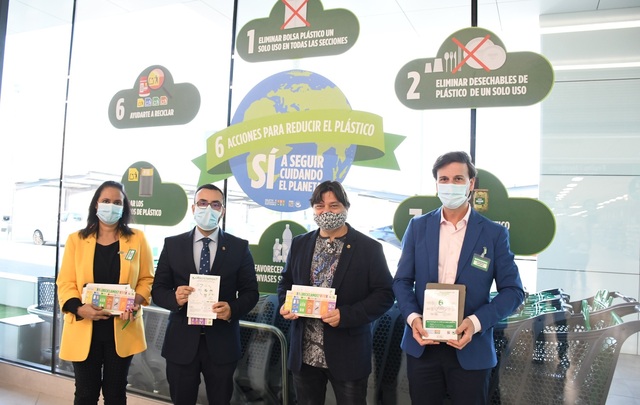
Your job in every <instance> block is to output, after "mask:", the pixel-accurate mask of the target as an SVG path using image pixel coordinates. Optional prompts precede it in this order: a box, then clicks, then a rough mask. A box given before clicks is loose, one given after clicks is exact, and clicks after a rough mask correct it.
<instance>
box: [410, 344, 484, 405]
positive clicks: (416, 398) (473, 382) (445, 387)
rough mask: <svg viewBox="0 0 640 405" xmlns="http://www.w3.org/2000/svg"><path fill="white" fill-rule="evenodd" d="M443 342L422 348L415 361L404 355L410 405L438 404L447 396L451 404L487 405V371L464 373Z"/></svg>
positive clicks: (453, 351) (449, 347) (454, 349)
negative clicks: (422, 351) (405, 357)
mask: <svg viewBox="0 0 640 405" xmlns="http://www.w3.org/2000/svg"><path fill="white" fill-rule="evenodd" d="M457 350H458V349H456V348H454V347H451V346H448V345H447V344H446V343H440V344H439V345H433V346H426V347H425V350H424V353H423V354H422V356H421V357H420V358H419V359H416V358H415V357H413V356H409V355H407V376H408V378H409V394H410V395H411V403H412V404H420V405H436V404H437V405H441V404H443V403H444V400H445V398H446V397H447V396H448V397H449V398H450V400H451V404H453V405H484V404H487V403H488V397H489V378H490V377H491V369H490V368H489V369H484V370H465V369H463V368H462V366H460V362H459V361H458V356H457V354H456V351H457Z"/></svg>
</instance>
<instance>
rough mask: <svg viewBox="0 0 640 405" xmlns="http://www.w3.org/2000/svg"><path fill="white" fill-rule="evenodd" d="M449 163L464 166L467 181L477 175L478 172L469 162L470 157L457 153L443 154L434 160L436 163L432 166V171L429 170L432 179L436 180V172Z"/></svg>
mask: <svg viewBox="0 0 640 405" xmlns="http://www.w3.org/2000/svg"><path fill="white" fill-rule="evenodd" d="M449 163H464V164H466V165H467V168H468V170H469V179H473V178H475V177H476V176H477V175H478V170H477V169H476V167H475V166H474V165H473V163H472V162H471V157H469V155H468V154H467V152H462V151H457V152H449V153H445V154H444V155H442V156H440V157H438V158H437V159H436V162H435V163H434V164H433V169H432V170H431V172H432V173H433V178H434V179H436V180H438V170H440V168H441V167H444V166H446V165H448V164H449Z"/></svg>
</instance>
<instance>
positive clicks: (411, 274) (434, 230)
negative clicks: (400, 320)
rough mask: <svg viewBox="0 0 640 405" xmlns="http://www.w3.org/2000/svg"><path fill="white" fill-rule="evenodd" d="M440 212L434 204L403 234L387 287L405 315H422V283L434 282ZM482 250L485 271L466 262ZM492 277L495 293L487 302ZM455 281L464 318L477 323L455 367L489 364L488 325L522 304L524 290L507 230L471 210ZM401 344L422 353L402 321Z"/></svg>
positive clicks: (491, 363)
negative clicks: (463, 293) (463, 295)
mask: <svg viewBox="0 0 640 405" xmlns="http://www.w3.org/2000/svg"><path fill="white" fill-rule="evenodd" d="M441 210H442V208H438V209H437V210H434V211H431V212H429V213H427V214H425V215H421V216H419V217H415V218H413V219H412V220H411V221H410V222H409V226H408V227H407V231H406V233H405V234H404V237H403V241H402V255H401V256H400V261H399V262H398V271H397V272H396V275H395V278H394V281H393V291H394V292H395V294H396V298H397V300H398V307H399V308H400V311H401V312H402V315H403V316H404V318H405V319H407V317H408V316H409V315H410V314H411V313H414V312H416V313H419V314H420V315H422V310H423V306H424V290H425V288H426V285H427V283H437V282H438V254H439V243H440V215H441V214H440V213H441ZM485 248H486V254H485V256H484V257H485V258H488V259H490V260H491V261H490V263H489V268H488V269H487V270H486V271H484V270H480V269H478V268H476V267H473V266H471V261H472V259H473V255H474V253H477V254H478V255H481V254H482V253H483V250H484V249H485ZM494 281H495V284H496V288H497V291H498V295H497V296H496V297H495V298H494V299H493V300H490V297H489V293H490V291H491V286H492V283H493V282H494ZM455 284H462V285H465V286H466V290H467V293H466V299H465V305H464V316H465V317H467V316H469V315H471V314H475V315H476V316H477V317H478V320H479V321H480V324H481V326H482V330H481V331H480V332H478V333H476V334H475V335H474V336H473V339H472V340H471V342H469V344H467V346H465V347H464V348H463V349H462V350H458V351H457V355H458V360H459V361H460V365H461V366H462V367H463V368H464V369H467V370H480V369H487V368H491V367H494V366H495V365H496V363H497V358H496V352H495V348H494V341H493V326H494V325H495V324H496V323H498V322H499V321H500V320H502V319H504V318H506V317H507V316H509V315H511V314H512V313H513V311H514V310H515V309H516V308H517V307H518V306H519V305H520V304H521V303H522V301H523V300H524V291H523V288H522V281H521V280H520V274H519V272H518V267H517V266H516V264H515V262H514V255H513V253H512V252H511V249H510V247H509V232H508V230H507V229H506V228H505V227H504V226H502V225H498V224H496V223H495V222H493V221H491V220H490V219H488V218H486V217H484V216H482V215H480V214H479V213H477V212H476V211H475V210H473V209H472V210H471V215H470V216H469V222H468V223H467V230H466V233H465V236H464V241H463V244H462V250H461V251H460V259H459V262H458V272H457V276H456V281H455ZM414 287H415V289H414ZM441 344H443V343H441ZM401 345H402V349H403V350H405V351H406V352H407V354H409V355H411V356H414V357H420V356H421V355H422V353H423V352H424V346H420V345H419V344H418V342H416V341H415V339H414V338H413V335H412V330H411V327H410V326H408V325H406V323H405V331H404V336H403V338H402V344H401Z"/></svg>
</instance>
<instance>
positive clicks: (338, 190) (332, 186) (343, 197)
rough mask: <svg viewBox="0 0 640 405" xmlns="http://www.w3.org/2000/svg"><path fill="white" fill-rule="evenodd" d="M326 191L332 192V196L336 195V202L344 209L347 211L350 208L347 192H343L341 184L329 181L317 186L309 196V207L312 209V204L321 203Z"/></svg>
mask: <svg viewBox="0 0 640 405" xmlns="http://www.w3.org/2000/svg"><path fill="white" fill-rule="evenodd" d="M327 191H332V192H333V194H335V195H336V198H337V199H338V201H340V203H341V204H342V205H344V206H345V208H346V209H349V207H350V206H351V203H349V198H348V197H347V192H346V191H344V188H343V187H342V184H340V183H339V182H337V181H331V180H327V181H324V182H322V183H320V184H318V186H317V187H316V189H315V190H313V194H311V198H310V199H309V202H310V203H311V206H312V207H313V205H314V204H318V203H321V202H322V195H323V194H324V193H326V192H327Z"/></svg>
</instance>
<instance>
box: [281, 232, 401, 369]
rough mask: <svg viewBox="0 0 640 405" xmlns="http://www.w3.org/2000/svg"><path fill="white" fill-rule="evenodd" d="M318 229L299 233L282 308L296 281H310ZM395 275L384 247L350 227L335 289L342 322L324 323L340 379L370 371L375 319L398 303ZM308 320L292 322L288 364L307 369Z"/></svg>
mask: <svg viewBox="0 0 640 405" xmlns="http://www.w3.org/2000/svg"><path fill="white" fill-rule="evenodd" d="M318 235H319V231H318V230H316V231H312V232H309V233H306V234H304V235H299V236H296V237H295V238H294V239H293V241H292V244H291V249H290V250H289V255H288V257H287V262H286V265H285V268H284V270H283V272H282V279H281V281H280V283H279V284H278V298H279V301H280V306H282V305H283V304H284V300H285V297H286V294H287V290H290V289H291V286H292V285H293V284H298V285H311V261H312V259H313V251H314V248H315V244H316V239H317V237H318ZM392 281H393V279H392V277H391V273H389V267H388V266H387V262H386V259H385V257H384V252H383V251H382V245H380V243H379V242H378V241H376V240H374V239H372V238H370V237H368V236H366V235H364V234H362V233H360V232H358V231H356V230H355V229H353V228H351V227H350V226H349V231H348V232H347V235H346V238H345V241H344V247H343V249H342V254H341V255H340V260H339V261H338V266H337V268H336V272H335V274H334V277H333V284H332V285H331V287H333V288H335V289H336V295H337V296H338V301H337V303H336V307H337V309H339V310H340V324H339V325H338V327H336V328H334V327H332V326H330V325H328V324H326V323H325V324H323V325H324V352H325V358H326V360H327V365H328V367H329V370H331V373H332V374H333V375H334V376H335V377H336V378H337V379H339V380H357V379H360V378H365V377H367V376H368V375H369V374H370V373H371V355H372V339H373V332H372V327H371V326H372V322H373V321H375V320H376V319H378V318H379V317H380V316H382V315H383V314H384V313H385V312H386V311H387V310H388V309H389V308H391V306H392V305H393V301H394V299H393V291H392V289H391V284H392ZM304 322H305V318H299V319H297V320H294V321H292V323H291V330H290V333H291V341H290V349H289V363H288V364H289V368H290V369H291V370H293V371H300V368H301V367H302V336H303V332H304Z"/></svg>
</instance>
